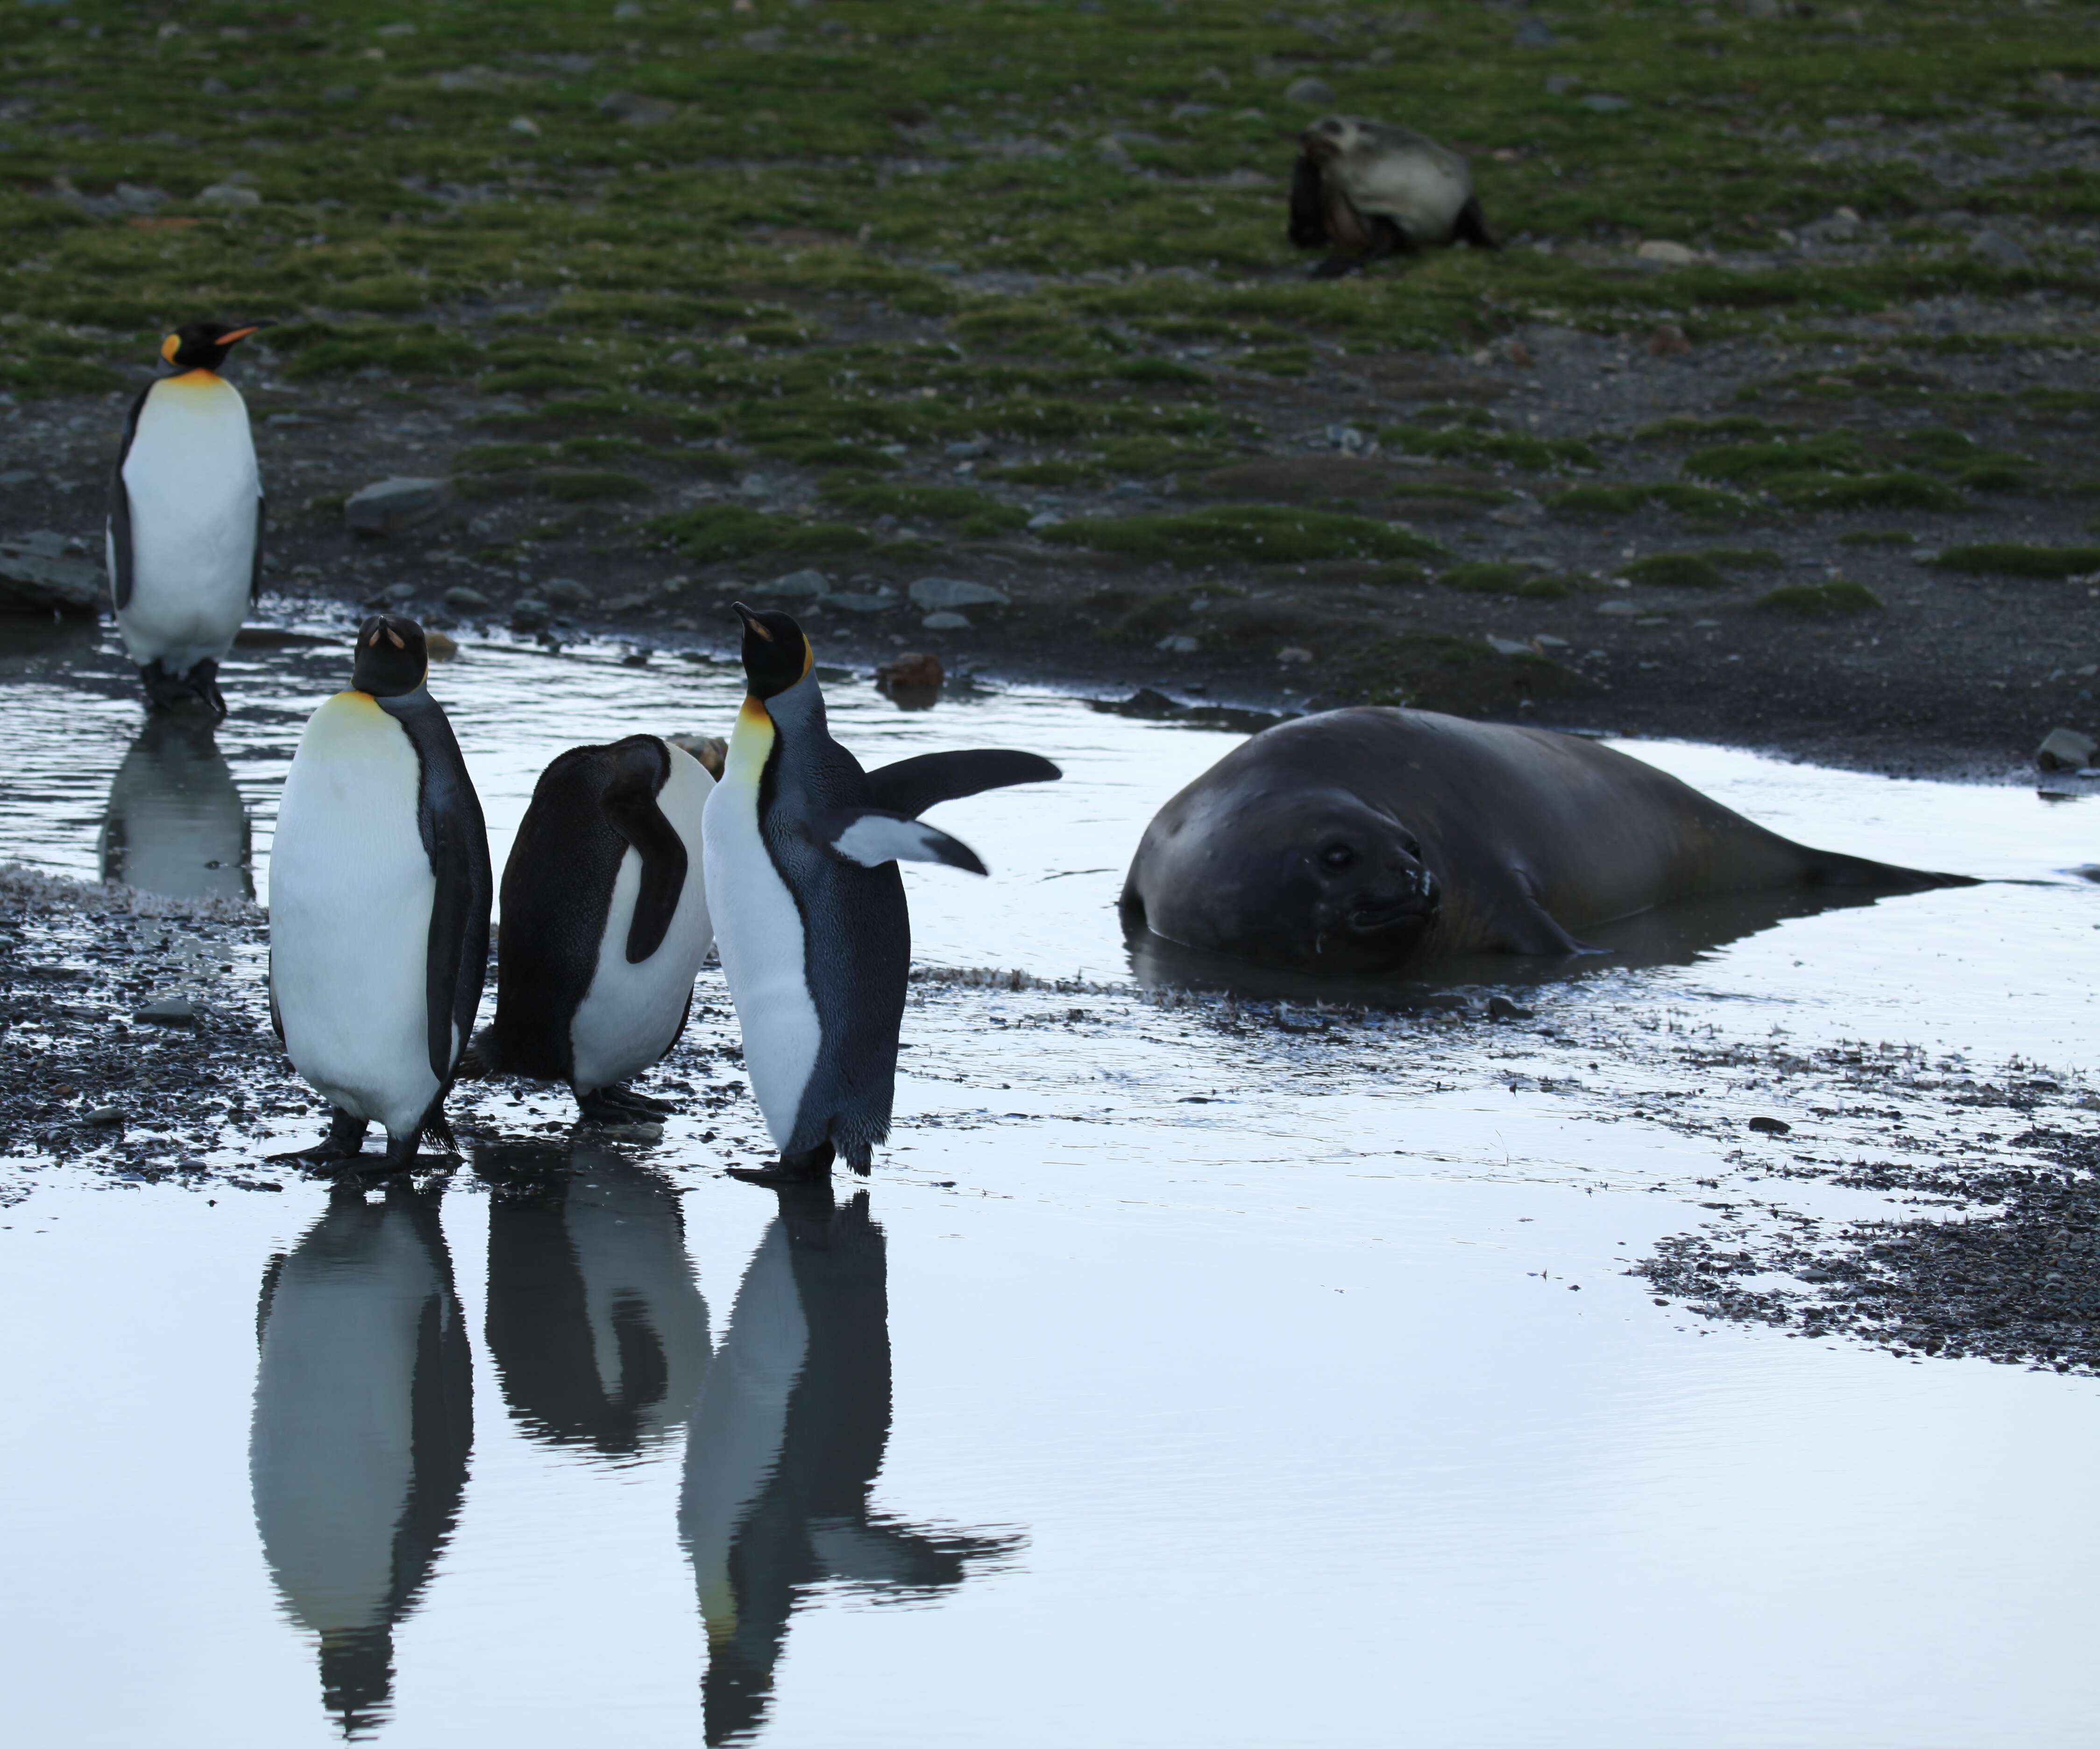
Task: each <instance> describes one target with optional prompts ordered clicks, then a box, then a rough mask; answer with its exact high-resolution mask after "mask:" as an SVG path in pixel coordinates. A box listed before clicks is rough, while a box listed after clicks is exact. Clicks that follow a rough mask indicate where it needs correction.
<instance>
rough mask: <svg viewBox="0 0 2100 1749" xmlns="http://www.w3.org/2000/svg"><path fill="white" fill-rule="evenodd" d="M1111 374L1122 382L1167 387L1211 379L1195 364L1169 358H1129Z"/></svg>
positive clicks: (1198, 383) (1203, 382) (1199, 382)
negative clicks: (1178, 361)
mask: <svg viewBox="0 0 2100 1749" xmlns="http://www.w3.org/2000/svg"><path fill="white" fill-rule="evenodd" d="M1110 375H1111V376H1113V377H1114V378H1116V379H1117V380H1118V382H1143V383H1156V384H1158V385H1161V386H1166V387H1186V386H1191V385H1193V386H1198V387H1200V386H1203V385H1204V384H1207V383H1208V382H1210V380H1211V379H1210V378H1209V377H1208V376H1207V375H1206V374H1205V373H1203V372H1202V371H1200V370H1198V369H1196V367H1195V366H1194V365H1193V364H1180V363H1177V362H1176V360H1172V359H1167V358H1133V359H1129V360H1125V361H1124V362H1123V363H1122V364H1118V365H1116V366H1115V367H1114V369H1113V370H1111V371H1110Z"/></svg>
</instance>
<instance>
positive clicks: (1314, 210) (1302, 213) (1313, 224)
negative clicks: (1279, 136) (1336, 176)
mask: <svg viewBox="0 0 2100 1749" xmlns="http://www.w3.org/2000/svg"><path fill="white" fill-rule="evenodd" d="M1290 241H1292V242H1294V243H1295V244H1296V245H1298V246H1299V248H1300V249H1324V248H1325V247H1326V243H1327V211H1326V200H1325V197H1323V195H1322V193H1321V188H1320V166H1319V165H1318V164H1317V162H1315V161H1314V160H1313V157H1312V153H1311V152H1300V153H1299V155H1298V163H1297V166H1296V167H1295V168H1294V169H1293V170H1292V171H1291V173H1290Z"/></svg>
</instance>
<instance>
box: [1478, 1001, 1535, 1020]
mask: <svg viewBox="0 0 2100 1749" xmlns="http://www.w3.org/2000/svg"><path fill="white" fill-rule="evenodd" d="M1488 1018H1489V1019H1490V1020H1529V1019H1530V1018H1531V1010H1530V1009H1528V1008H1519V1007H1518V1006H1517V1005H1516V1004H1515V1003H1514V1002H1512V1001H1511V1000H1510V999H1509V998H1508V997H1507V996H1489V998H1488Z"/></svg>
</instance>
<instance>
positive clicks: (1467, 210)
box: [1451, 194, 1502, 249]
mask: <svg viewBox="0 0 2100 1749" xmlns="http://www.w3.org/2000/svg"><path fill="white" fill-rule="evenodd" d="M1451 241H1453V242H1454V243H1470V244H1471V245H1473V247H1474V248H1476V249H1500V248H1501V247H1502V239H1501V238H1500V237H1498V236H1496V235H1495V234H1494V232H1492V231H1490V230H1489V228H1488V215H1487V214H1485V212H1483V211H1482V210H1480V196H1478V195H1477V194H1469V195H1467V197H1466V204H1465V205H1463V206H1462V207H1460V208H1459V209H1458V217H1457V218H1455V219H1453V220H1452V221H1451Z"/></svg>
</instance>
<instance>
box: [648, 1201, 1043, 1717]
mask: <svg viewBox="0 0 2100 1749" xmlns="http://www.w3.org/2000/svg"><path fill="white" fill-rule="evenodd" d="M888 1279H889V1270H888V1265H887V1262H886V1259H885V1242H884V1239H883V1234H882V1229H881V1228H880V1227H879V1226H876V1224H875V1222H874V1221H873V1220H872V1219H871V1218H870V1217H869V1214H868V1208H867V1192H866V1191H862V1192H861V1193H860V1194H859V1195H856V1196H855V1197H854V1198H853V1199H852V1200H851V1201H850V1202H848V1203H846V1204H845V1205H844V1206H842V1207H840V1208H836V1209H835V1208H833V1207H832V1196H831V1191H830V1190H829V1188H828V1187H827V1186H824V1185H823V1184H821V1183H818V1184H805V1185H799V1186H792V1187H791V1188H789V1189H787V1190H783V1191H782V1192H781V1195H780V1217H779V1219H778V1220H776V1221H774V1223H773V1225H772V1226H770V1227H769V1228H768V1229H767V1230H766V1232H765V1237H764V1238H763V1239H761V1240H760V1241H759V1244H758V1249H757V1252H754V1253H753V1255H752V1260H751V1265H750V1267H749V1268H748V1269H747V1270H745V1272H744V1277H743V1286H742V1287H740V1288H739V1289H738V1291H737V1296H736V1310H735V1312H734V1313H732V1314H731V1315H730V1327H729V1334H728V1336H726V1338H724V1340H723V1342H722V1345H721V1352H720V1353H719V1354H717V1356H716V1357H715V1362H714V1365H713V1367H712V1368H711V1369H710V1371H708V1377H707V1383H706V1384H705V1385H704V1386H703V1387H702V1389H701V1391H700V1399H699V1404H698V1406H697V1407H695V1409H694V1411H693V1420H692V1428H691V1431H690V1434H689V1435H688V1438H687V1444H686V1480H685V1490H684V1493H683V1495H682V1499H680V1502H679V1506H678V1532H679V1535H680V1537H681V1539H682V1540H683V1542H684V1543H685V1545H686V1552H688V1553H689V1554H690V1556H691V1557H692V1561H693V1570H694V1576H695V1579H696V1581H697V1582H698V1584H699V1599H700V1616H701V1619H702V1621H703V1623H704V1624H705V1626H706V1628H707V1636H708V1672H707V1676H706V1680H705V1681H704V1685H703V1687H702V1697H703V1701H704V1708H705V1723H706V1730H707V1741H708V1742H709V1743H710V1744H714V1743H726V1742H740V1741H743V1739H744V1738H746V1736H747V1735H748V1734H749V1733H751V1732H752V1731H754V1730H756V1729H757V1728H758V1726H759V1725H761V1724H762V1723H763V1722H764V1720H765V1709H766V1705H767V1703H768V1702H769V1701H770V1698H771V1696H772V1693H773V1669H774V1664H775V1663H777V1662H778V1661H779V1657H780V1650H781V1646H782V1644H783V1641H785V1640H786V1638H787V1619H788V1617H789V1616H790V1615H791V1614H793V1613H794V1611H795V1610H796V1608H797V1607H799V1606H800V1605H802V1604H803V1603H805V1602H806V1601H810V1599H811V1598H813V1597H816V1596H818V1595H819V1594H823V1593H827V1592H832V1591H835V1590H837V1589H850V1590H854V1591H857V1592H862V1594H864V1595H867V1596H869V1597H872V1598H874V1599H875V1600H876V1601H885V1600H893V1601H904V1600H908V1599H912V1598H918V1599H920V1600H924V1599H926V1598H928V1597H932V1596H934V1595H936V1594H937V1593H938V1592H943V1591H946V1590H949V1589H951V1588H953V1587H955V1586H956V1585H959V1584H960V1583H962V1581H963V1579H964V1577H965V1576H966V1575H967V1573H968V1570H969V1567H970V1566H971V1565H972V1564H973V1562H977V1561H985V1560H988V1559H990V1558H993V1557H997V1556H999V1555H1002V1554H1005V1553H1007V1552H1010V1551H1011V1550H1012V1548H1013V1547H1014V1540H1015V1539H1012V1537H1007V1536H986V1535H977V1534H973V1533H970V1532H966V1531H960V1530H942V1531H939V1532H934V1531H931V1530H922V1529H920V1528H918V1527H916V1526H911V1525H908V1524H903V1523H900V1522H898V1521H897V1520H896V1519H893V1518H891V1517H889V1516H887V1515H886V1514H885V1513H880V1512H878V1511H876V1509H875V1508H873V1507H872V1506H871V1504H869V1501H868V1495H869V1494H870V1493H871V1491H873V1489H874V1486H875V1478H876V1473H877V1472H878V1471H879V1470H880V1469H881V1468H882V1454H883V1448H884V1447H885V1446H886V1445H887V1444H888V1443H889V1292H888Z"/></svg>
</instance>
